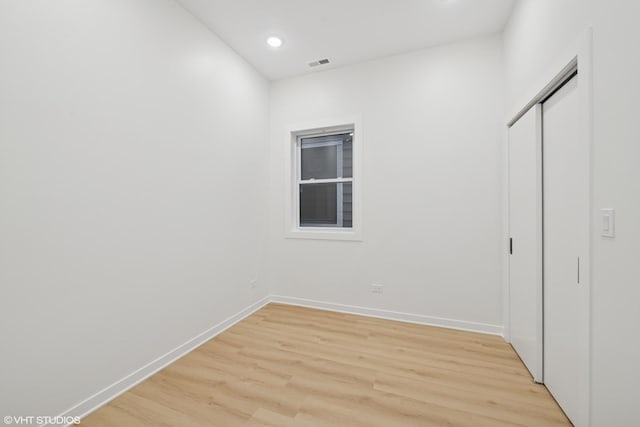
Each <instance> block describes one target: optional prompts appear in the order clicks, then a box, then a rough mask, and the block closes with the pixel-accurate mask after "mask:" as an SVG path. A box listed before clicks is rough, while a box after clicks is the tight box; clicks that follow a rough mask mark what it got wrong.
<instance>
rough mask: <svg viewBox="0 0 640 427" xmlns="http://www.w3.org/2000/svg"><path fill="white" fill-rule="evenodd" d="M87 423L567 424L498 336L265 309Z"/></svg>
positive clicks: (322, 426) (293, 426)
mask: <svg viewBox="0 0 640 427" xmlns="http://www.w3.org/2000/svg"><path fill="white" fill-rule="evenodd" d="M82 425H84V426H90V427H104V426H125V425H126V426H131V427H140V426H221V427H233V426H244V427H275V426H278V427H329V426H333V427H335V426H354V427H357V426H363V427H364V426H366V427H376V426H380V427H389V426H394V427H403V426H420V427H429V426H461V427H465V426H469V427H472V426H473V427H477V426H480V427H483V426H486V427H501V426H536V427H538V426H570V423H569V421H568V420H567V418H566V417H565V416H564V414H563V413H562V411H561V410H560V408H559V407H558V405H557V404H556V402H555V401H554V400H553V399H552V397H551V395H550V394H549V392H548V391H547V390H546V388H544V386H541V385H538V384H534V383H533V381H532V379H531V376H530V375H529V373H528V371H527V370H526V368H525V367H524V365H523V364H522V362H521V361H520V359H518V357H517V355H516V354H515V352H514V351H513V349H512V348H511V347H510V346H509V345H508V344H506V343H505V342H504V341H503V340H502V339H501V338H500V337H496V336H491V335H484V334H478V333H472V332H464V331H458V330H452V329H444V328H437V327H430V326H423V325H417V324H411V323H403V322H396V321H390V320H383V319H377V318H371V317H362V316H356V315H350V314H345V313H336V312H331V311H326V310H315V309H310V308H305V307H297V306H290V305H285V304H269V305H267V306H266V307H264V308H262V309H261V310H260V311H258V312H257V313H255V314H253V315H252V316H250V317H248V318H246V319H244V320H243V321H241V322H239V323H238V324H236V325H235V326H233V327H231V328H230V329H228V330H227V331H225V332H223V333H222V334H220V335H219V336H217V337H216V338H214V339H212V340H210V341H209V342H207V343H205V344H203V345H202V346H201V347H200V348H198V349H196V350H194V351H193V352H191V353H189V354H188V355H186V356H184V357H183V358H181V359H180V360H178V361H176V362H174V363H173V364H172V365H170V366H168V367H167V368H165V369H163V370H162V371H160V372H158V373H157V374H155V375H154V376H152V377H151V378H149V379H148V380H146V381H144V382H142V383H141V384H139V385H137V386H136V387H134V388H133V389H131V390H130V391H128V392H127V393H125V394H123V395H121V396H120V397H118V398H116V399H115V400H113V401H112V402H110V403H109V404H107V405H106V406H104V407H102V408H100V409H99V410H97V411H96V412H94V413H92V414H90V415H89V416H87V417H86V418H85V419H83V420H82Z"/></svg>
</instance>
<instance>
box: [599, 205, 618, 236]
mask: <svg viewBox="0 0 640 427" xmlns="http://www.w3.org/2000/svg"><path fill="white" fill-rule="evenodd" d="M615 220H616V212H615V210H613V209H600V221H602V222H601V226H600V227H601V231H600V234H601V235H602V236H604V237H614V236H615V225H616V224H615V223H616V221H615Z"/></svg>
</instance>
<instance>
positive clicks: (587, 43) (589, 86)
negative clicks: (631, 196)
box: [502, 28, 595, 425]
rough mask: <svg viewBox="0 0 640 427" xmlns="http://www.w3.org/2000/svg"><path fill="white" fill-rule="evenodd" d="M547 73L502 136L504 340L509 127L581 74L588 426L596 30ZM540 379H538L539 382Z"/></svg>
mask: <svg viewBox="0 0 640 427" xmlns="http://www.w3.org/2000/svg"><path fill="white" fill-rule="evenodd" d="M545 69H546V72H544V73H543V74H541V77H540V78H539V79H538V82H537V84H536V85H534V86H533V87H531V88H530V89H529V90H528V91H526V92H525V93H524V96H523V97H522V98H521V99H522V102H518V103H516V104H515V106H514V107H513V108H511V110H509V115H508V116H507V118H506V126H505V128H504V133H503V138H504V139H503V141H504V142H503V154H502V156H503V161H504V168H503V177H504V179H503V183H504V186H503V194H504V197H503V217H504V218H505V219H506V221H504V225H503V248H504V250H503V254H504V255H503V283H504V284H505V285H504V292H503V319H504V338H505V340H506V341H507V342H510V341H511V339H510V338H511V327H510V322H509V319H510V314H511V313H510V307H509V304H510V295H509V288H510V284H509V237H510V231H509V202H510V201H509V175H508V168H509V133H508V132H509V127H510V126H511V125H513V124H514V123H515V122H516V121H517V120H518V119H519V118H520V117H522V116H523V115H524V114H525V113H526V112H527V111H528V110H529V109H530V108H532V107H535V106H536V104H540V103H541V102H542V101H544V100H545V99H546V98H548V96H549V95H551V94H552V93H553V92H554V91H555V90H556V89H557V88H558V87H560V86H561V85H562V84H564V83H565V82H566V81H567V80H568V79H569V78H570V76H571V75H573V74H574V73H575V72H576V71H577V72H578V76H579V79H580V85H579V88H578V91H579V92H578V96H579V97H580V110H579V113H578V114H579V116H580V123H582V124H583V128H582V129H581V132H582V135H583V137H584V139H585V144H587V165H585V167H587V168H588V175H587V176H588V182H585V185H587V186H588V191H587V194H588V201H587V202H588V209H587V212H586V213H585V215H588V218H587V224H588V227H587V230H585V231H584V232H585V233H586V234H585V235H586V236H587V239H586V243H585V247H584V248H583V251H582V252H583V253H584V254H585V255H586V257H585V259H584V260H583V262H584V266H585V268H584V269H583V270H581V278H580V281H581V284H582V286H584V287H585V288H586V294H587V298H586V302H585V304H586V307H583V310H584V313H586V316H587V324H586V325H585V330H584V331H582V332H581V333H583V334H584V337H585V339H586V347H587V349H588V351H587V353H586V354H585V358H586V366H587V369H586V372H584V375H585V381H586V384H587V397H586V399H587V401H586V402H585V404H586V407H585V408H584V410H583V411H584V414H583V419H584V420H586V425H589V424H590V419H591V413H590V407H591V399H592V390H591V353H592V339H591V333H592V332H591V331H592V320H591V306H592V299H593V287H592V283H591V277H592V262H591V259H592V248H593V239H594V234H593V232H592V230H593V229H594V219H595V215H594V206H593V30H592V29H591V28H588V29H587V30H586V31H585V32H584V33H583V34H582V35H581V36H580V37H579V38H578V39H577V40H576V41H575V42H574V43H572V44H571V45H570V46H568V47H567V49H565V51H564V52H563V54H562V55H560V56H559V57H558V59H557V60H556V61H554V62H553V63H551V64H549V65H548V66H547V67H546V68H545ZM538 197H539V200H541V198H542V191H541V192H540V194H539V195H538ZM541 237H542V236H541ZM538 293H539V301H538V308H539V313H538V315H539V316H538V318H539V319H540V321H539V325H538V327H539V331H538V332H539V333H538V344H539V352H540V355H541V356H543V355H544V354H543V353H542V351H543V348H542V343H543V341H542V337H543V330H544V326H543V325H542V324H541V322H542V319H543V310H544V307H543V301H542V288H541V289H539V292H538ZM542 360H543V357H541V358H540V362H539V363H542ZM539 372H542V373H543V374H542V375H543V376H542V378H541V380H544V370H543V368H542V369H541V370H540V371H539ZM537 380H538V379H536V381H537Z"/></svg>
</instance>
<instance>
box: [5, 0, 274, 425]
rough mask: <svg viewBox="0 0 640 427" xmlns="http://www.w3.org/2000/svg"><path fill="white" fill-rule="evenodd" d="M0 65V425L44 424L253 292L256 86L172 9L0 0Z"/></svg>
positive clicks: (119, 0)
mask: <svg viewBox="0 0 640 427" xmlns="http://www.w3.org/2000/svg"><path fill="white" fill-rule="evenodd" d="M0 58H2V59H1V62H2V66H0V203H1V206H0V236H1V237H0V283H1V287H0V301H2V309H0V341H1V342H0V384H1V385H0V414H3V415H57V414H59V413H61V412H62V411H64V410H66V409H68V408H69V407H71V406H72V405H74V404H76V403H78V402H79V401H80V400H82V399H84V398H86V397H88V396H90V395H92V394H93V393H95V392H97V391H98V390H100V389H102V388H103V387H105V386H108V385H110V384H111V383H113V382H114V381H116V380H119V379H121V378H122V377H124V376H125V375H127V374H130V373H131V372H133V371H134V370H136V369H138V368H140V367H141V366H143V365H144V364H146V363H147V362H150V361H151V360H153V359H155V358H157V357H159V356H161V355H163V354H164V353H165V352H167V351H169V350H171V349H173V348H174V347H176V346H178V345H179V344H182V343H184V342H185V341H187V340H188V339H190V338H192V337H194V336H195V335H196V334H199V333H200V332H202V331H204V330H205V329H207V328H209V327H211V326H213V325H215V324H216V323H218V322H220V321H221V320H223V319H225V318H227V317H228V316H230V315H232V314H235V313H237V312H239V311H240V310H241V309H242V308H244V307H246V306H248V305H249V304H251V303H253V302H255V301H257V300H258V299H260V298H262V297H264V296H265V295H266V294H267V289H266V287H265V286H264V285H262V286H261V285H259V286H258V289H256V290H253V291H251V290H250V289H249V280H250V279H253V278H258V279H262V277H263V267H264V262H263V251H264V247H265V240H264V238H265V237H264V234H265V233H264V230H266V223H265V222H264V220H263V217H264V215H263V212H264V210H265V207H266V195H267V185H266V184H265V179H264V178H265V176H266V175H267V172H268V165H267V164H266V162H265V161H264V159H265V158H266V157H267V154H266V153H267V151H266V150H267V149H268V144H267V143H265V142H264V140H265V135H266V134H267V132H268V82H267V81H266V80H265V79H263V78H262V77H261V76H260V75H258V74H257V73H256V72H255V71H254V70H253V69H252V68H251V67H250V66H248V65H247V64H246V63H245V62H244V61H243V60H242V59H240V58H239V57H238V56H237V55H236V54H235V53H234V52H232V51H231V49H229V48H228V47H227V46H226V45H224V44H223V43H222V42H221V41H220V40H219V39H218V38H216V37H215V36H213V35H212V34H211V33H210V32H209V31H208V30H207V29H205V28H204V27H203V26H201V25H200V24H199V23H198V21H196V20H195V19H194V18H192V17H191V16H190V15H189V14H187V13H186V12H185V11H184V10H183V9H181V8H180V7H179V6H177V5H176V4H175V3H174V2H172V1H169V0H135V1H131V0H91V1H86V0H57V1H46V0H39V1H38V0H20V1H9V0H3V1H1V2H0ZM261 283H263V282H261Z"/></svg>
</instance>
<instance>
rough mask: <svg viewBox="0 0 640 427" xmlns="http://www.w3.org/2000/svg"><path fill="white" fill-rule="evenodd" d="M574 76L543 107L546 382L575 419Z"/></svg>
mask: <svg viewBox="0 0 640 427" xmlns="http://www.w3.org/2000/svg"><path fill="white" fill-rule="evenodd" d="M578 85H579V77H578V76H576V77H574V78H572V79H571V80H570V81H569V82H568V83H567V84H566V85H565V86H563V87H562V88H561V89H560V90H558V91H557V92H556V93H555V94H554V95H552V96H551V97H550V98H549V99H548V100H547V101H546V102H545V103H544V104H543V106H542V109H543V114H542V117H543V170H544V172H543V185H544V196H543V199H544V383H545V385H546V386H547V388H548V389H549V391H550V392H551V394H553V396H554V397H555V399H556V400H557V401H558V403H559V404H560V406H561V407H562V409H563V410H564V411H565V413H566V414H567V416H569V418H570V419H571V421H572V422H573V423H574V424H575V425H576V426H583V425H585V424H586V413H587V410H588V394H587V393H588V390H587V388H588V360H589V359H588V354H589V347H588V333H589V332H588V331H589V329H588V328H589V326H588V325H589V319H588V311H587V310H588V307H587V304H588V299H587V298H588V295H587V290H588V288H587V286H586V285H585V284H581V283H580V276H581V274H582V275H583V277H584V275H585V269H586V268H587V265H586V263H584V262H583V264H580V261H581V260H586V255H587V254H586V253H585V252H586V248H588V242H587V241H586V239H588V221H589V220H588V218H589V217H588V212H589V202H588V200H589V199H588V197H589V195H588V188H589V186H588V179H589V175H588V143H587V141H586V138H585V136H584V134H583V133H582V132H583V129H584V128H585V126H584V125H583V124H581V123H580V122H581V120H582V119H581V117H580V102H581V98H580V92H579V87H578Z"/></svg>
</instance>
